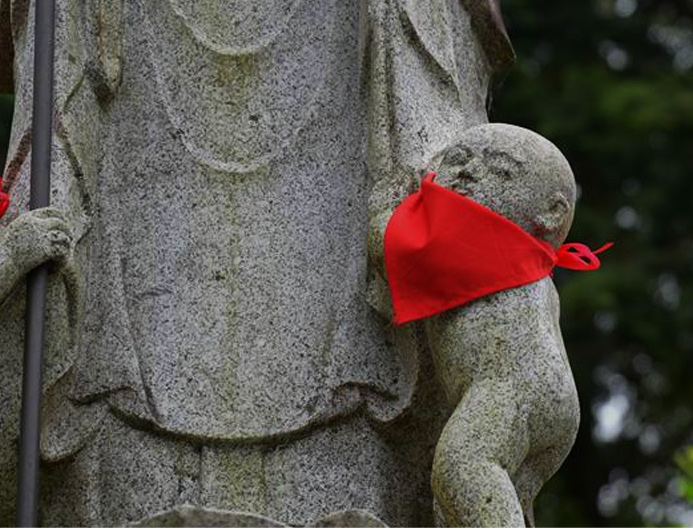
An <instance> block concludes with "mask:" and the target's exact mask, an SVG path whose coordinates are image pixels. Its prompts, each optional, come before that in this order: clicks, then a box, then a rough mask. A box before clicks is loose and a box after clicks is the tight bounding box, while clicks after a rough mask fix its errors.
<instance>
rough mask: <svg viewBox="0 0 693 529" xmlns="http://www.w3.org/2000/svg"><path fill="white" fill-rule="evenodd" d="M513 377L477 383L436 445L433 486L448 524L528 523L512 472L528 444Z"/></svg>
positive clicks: (486, 525) (468, 525)
mask: <svg viewBox="0 0 693 529" xmlns="http://www.w3.org/2000/svg"><path fill="white" fill-rule="evenodd" d="M516 398H517V396H516V393H515V390H514V389H513V384H512V383H511V382H507V381H505V382H501V381H497V380H485V381H482V382H480V383H478V384H474V385H473V386H472V387H471V388H470V389H469V391H468V392H467V394H466V395H465V397H464V398H463V400H462V402H461V403H460V404H459V406H458V407H457V409H456V410H455V412H454V413H453V415H452V417H451V418H450V420H449V421H448V423H447V425H446V426H445V429H444V430H443V433H442V435H441V438H440V441H439V442H438V446H437V448H436V454H435V459H434V462H433V475H432V486H433V493H434V496H435V499H436V502H437V509H439V511H440V513H441V514H442V515H443V516H444V518H445V523H446V525H448V526H457V527H460V526H463V527H489V526H490V527H494V526H495V527H507V526H511V527H523V526H524V519H523V513H522V507H521V505H520V501H519V500H518V497H517V493H516V492H515V487H514V485H513V482H512V480H511V478H510V476H511V475H512V474H514V473H515V471H516V470H517V469H518V467H519V466H520V463H521V462H522V460H523V459H524V458H525V455H526V454H527V450H528V443H529V440H528V436H527V426H526V418H525V417H523V415H524V414H523V413H522V411H521V410H520V408H519V407H518V405H517V404H516Z"/></svg>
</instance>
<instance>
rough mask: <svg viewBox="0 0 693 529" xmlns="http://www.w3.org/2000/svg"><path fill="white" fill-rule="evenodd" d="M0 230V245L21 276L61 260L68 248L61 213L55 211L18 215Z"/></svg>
mask: <svg viewBox="0 0 693 529" xmlns="http://www.w3.org/2000/svg"><path fill="white" fill-rule="evenodd" d="M3 231H4V233H0V242H1V243H2V245H3V246H5V248H6V250H7V252H8V255H9V256H10V258H11V260H12V262H13V264H14V266H15V267H17V268H18V269H19V270H18V271H19V272H20V274H22V275H24V274H26V273H28V272H29V271H31V270H33V269H34V268H36V267H37V266H39V265H41V264H43V263H45V262H48V261H62V260H64V259H65V258H66V257H67V256H68V254H69V253H70V248H71V246H72V233H71V230H70V227H69V225H68V222H67V219H66V217H65V214H64V213H63V212H62V211H59V210H57V209H55V208H42V209H36V210H34V211H30V212H29V213H25V214H23V215H20V216H19V217H17V218H16V219H15V220H13V221H12V222H11V223H10V224H9V225H8V226H7V227H6V228H5V229H4V230H3Z"/></svg>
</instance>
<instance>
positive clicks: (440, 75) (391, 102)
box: [363, 0, 514, 318]
mask: <svg viewBox="0 0 693 529" xmlns="http://www.w3.org/2000/svg"><path fill="white" fill-rule="evenodd" d="M368 6H369V7H368V8H369V17H368V25H367V29H366V44H365V46H364V48H363V54H364V62H365V64H366V65H367V66H366V69H367V71H368V72H369V76H368V79H369V82H368V102H369V112H368V115H369V128H368V164H369V170H370V173H371V177H372V178H373V180H374V181H375V185H374V187H373V190H372V192H371V196H370V205H369V216H370V235H369V240H370V242H369V251H370V255H371V263H372V264H373V275H372V280H371V282H370V284H369V294H368V296H369V302H370V303H371V305H372V306H374V307H375V308H376V309H377V310H378V311H379V312H380V313H381V314H383V315H384V316H385V317H386V318H389V317H390V316H391V309H390V302H389V294H388V290H387V285H386V282H385V277H384V263H383V237H384V231H385V227H386V226H387V222H388V220H389V217H390V215H391V213H392V210H393V209H394V208H395V207H396V206H397V205H398V204H399V202H401V201H402V200H403V199H404V198H405V197H406V195H407V194H408V193H409V192H411V191H413V190H414V189H415V188H416V180H417V177H416V173H417V171H420V170H422V169H424V168H425V167H426V166H427V165H429V164H430V163H431V161H432V157H433V156H434V154H435V153H436V152H438V151H440V150H442V149H443V148H444V147H445V146H447V145H450V144H452V143H453V142H454V139H455V138H456V137H457V136H458V135H459V134H461V133H462V131H464V130H465V129H467V128H469V127H471V126H474V125H477V124H480V123H484V122H486V121H488V116H487V114H486V101H487V96H488V91H489V87H490V82H491V77H492V75H493V74H494V73H496V72H501V71H503V70H505V69H507V68H508V67H509V66H510V65H511V64H512V62H513V60H514V52H513V50H512V46H511V45H510V41H509V40H508V38H507V34H506V33H505V29H504V27H503V23H502V19H501V18H500V11H499V8H498V5H497V4H496V2H495V0H484V1H481V2H472V1H468V2H460V1H459V0H370V1H369V2H368Z"/></svg>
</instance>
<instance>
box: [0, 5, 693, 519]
mask: <svg viewBox="0 0 693 529" xmlns="http://www.w3.org/2000/svg"><path fill="white" fill-rule="evenodd" d="M503 9H504V14H505V18H506V21H507V24H508V29H509V32H510V35H511V38H512V40H513V43H514V45H515V48H516V51H517V54H518V63H517V65H516V67H515V68H514V69H513V70H512V71H511V72H510V73H509V74H508V76H507V77H506V78H505V79H503V80H502V81H501V82H499V83H498V86H497V89H496V90H495V93H494V98H493V101H492V104H491V116H492V119H493V121H504V122H508V123H515V124H518V125H522V126H525V127H529V128H532V129H535V130H537V131H538V132H540V133H542V134H543V135H545V136H547V137H548V138H549V139H551V140H552V141H554V142H555V143H556V144H557V145H558V146H559V147H560V148H561V149H562V150H563V152H564V153H565V154H566V156H567V157H568V159H569V160H570V162H571V164H572V166H573V169H574V171H575V175H576V177H577V180H578V183H579V186H580V199H579V202H578V210H577V215H576V219H575V224H574V227H573V231H572V233H571V237H570V239H571V240H576V241H581V242H585V243H588V244H590V245H591V246H593V247H596V246H599V245H601V244H602V243H603V242H606V241H615V242H616V246H615V247H614V248H613V249H612V250H610V251H609V252H608V253H607V254H605V255H604V259H603V260H604V266H603V267H602V269H601V270H599V271H597V272H592V273H570V272H568V273H561V272H560V271H558V272H557V274H556V281H557V283H558V286H559V290H560V292H561V298H562V308H563V315H562V325H563V331H564V335H565V340H566V347H567V349H568V352H569V356H570V358H571V362H572V365H573V369H574V372H575V378H576V382H577V386H578V390H579V392H580V399H581V402H582V417H583V419H582V426H581V429H580V433H579V436H578V440H577V443H576V445H575V448H574V450H573V452H572V454H571V455H570V457H569V458H568V460H567V461H566V463H565V465H564V466H563V468H562V469H561V470H560V471H559V473H558V474H557V475H556V477H554V479H553V480H552V481H551V482H550V483H549V484H548V485H547V486H546V488H545V490H544V492H543V493H542V495H541V496H540V498H539V501H538V504H537V508H536V510H537V519H538V520H537V521H538V524H539V525H551V526H586V527H590V526H592V527H599V526H639V525H665V526H666V525H693V505H691V504H688V503H686V501H685V500H684V499H683V498H682V497H681V496H680V491H681V489H682V488H683V487H684V486H685V485H686V484H687V486H688V488H689V489H690V491H691V495H692V496H693V450H692V451H690V452H689V453H688V455H689V468H688V473H689V476H691V478H689V480H688V481H686V480H685V479H683V478H682V475H683V474H682V471H680V470H677V467H676V466H675V463H674V458H675V455H676V454H677V453H679V454H680V453H681V452H680V451H681V450H682V449H683V448H684V447H685V446H686V445H688V444H691V443H693V437H692V432H693V428H692V427H693V408H692V406H693V383H691V382H693V380H692V379H693V281H691V276H692V275H693V226H692V216H691V211H692V210H693V1H692V0H679V1H674V0H503ZM11 113H12V98H11V96H7V95H0V163H2V164H3V165H4V161H3V160H4V157H5V150H6V144H7V140H8V133H9V126H10V121H11ZM679 459H680V460H683V458H679Z"/></svg>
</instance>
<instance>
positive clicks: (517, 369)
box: [371, 124, 579, 527]
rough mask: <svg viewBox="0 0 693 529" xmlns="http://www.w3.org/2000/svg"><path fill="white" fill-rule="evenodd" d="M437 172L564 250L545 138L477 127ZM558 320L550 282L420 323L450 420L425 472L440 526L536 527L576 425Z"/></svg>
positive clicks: (559, 164) (562, 170)
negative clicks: (541, 499) (536, 503)
mask: <svg viewBox="0 0 693 529" xmlns="http://www.w3.org/2000/svg"><path fill="white" fill-rule="evenodd" d="M434 160H435V161H434V162H433V163H432V167H430V168H431V169H433V170H434V171H436V172H437V177H436V182H437V183H438V184H439V185H441V186H443V187H445V188H448V189H450V190H453V191H455V192H457V193H460V194H462V195H464V196H467V197H469V198H471V199H473V200H474V201H476V202H478V203H480V204H482V205H483V206H486V207H487V208H489V209H491V210H492V211H494V212H496V213H498V214H500V215H502V216H503V217H505V218H507V219H508V220H510V221H512V222H514V223H515V224H517V225H519V226H520V227H521V228H523V229H524V230H525V231H526V232H528V233H529V234H530V235H532V236H534V237H536V238H537V239H540V240H543V241H546V242H548V243H549V244H550V245H551V246H553V247H554V249H557V248H558V247H559V246H560V245H561V243H562V242H563V241H564V240H565V237H566V235H567V233H568V230H569V228H570V225H571V222H572V218H573V212H574V204H575V182H574V178H573V174H572V172H571V169H570V166H569V165H568V163H567V161H566V160H565V158H564V157H563V156H562V154H561V153H560V152H559V150H558V149H557V148H556V147H555V146H554V145H553V144H551V143H550V142H549V141H547V140H546V139H544V138H543V137H541V136H539V135H537V134H535V133H534V132H531V131H529V130H526V129H522V128H519V127H516V126H511V125H503V124H486V125H480V126H476V127H472V128H470V129H467V130H466V131H465V132H464V133H463V135H462V136H461V137H460V139H459V141H458V142H457V143H456V144H455V145H453V146H452V147H450V148H448V149H445V150H444V151H443V152H442V153H440V154H439V155H438V156H437V157H436V158H435V159H434ZM371 208H372V210H371V213H372V214H373V203H372V204H371ZM376 215H377V216H375V217H373V216H372V217H371V218H372V222H375V223H378V222H380V226H381V227H382V226H384V222H383V220H384V219H383V214H382V210H380V212H376ZM373 232H375V233H376V235H377V234H378V233H379V230H378V225H376V226H374V227H373V230H372V235H373ZM379 240H382V239H379ZM372 246H373V241H371V247H372ZM558 320H559V300H558V295H557V292H556V289H555V287H554V285H553V282H552V280H551V278H550V277H544V278H543V279H541V280H539V281H535V282H532V283H529V284H525V285H523V286H520V287H517V288H512V289H509V290H503V291H500V292H497V293H494V294H491V295H488V296H485V297H481V298H478V299H475V300H473V301H471V302H469V303H466V304H465V305H463V306H461V307H458V308H455V309H453V310H448V311H446V312H443V313H441V314H438V315H435V316H433V317H430V318H428V319H426V320H424V323H423V325H424V326H425V333H426V336H427V338H428V342H429V344H430V348H431V353H432V356H433V361H434V364H435V367H436V373H437V376H438V378H439V381H440V383H441V385H442V387H443V389H444V391H445V394H446V395H445V396H446V397H447V399H448V402H449V404H450V405H451V406H452V407H454V408H455V409H454V412H453V413H452V416H451V417H450V419H449V420H448V422H447V424H446V426H445V428H444V430H443V433H442V435H441V437H440V440H439V442H438V446H437V449H436V453H435V459H434V464H433V473H432V478H431V479H432V488H433V492H434V497H435V503H436V505H435V509H436V517H437V523H438V524H440V525H445V526H466V527H485V526H490V527H493V526H496V527H502V526H512V527H518V526H523V525H524V524H525V523H528V524H530V525H533V512H532V503H533V500H534V498H535V496H536V495H537V493H538V492H539V490H540V488H541V487H542V485H543V484H544V483H545V482H546V481H547V480H548V479H549V478H550V477H551V476H552V475H553V474H554V472H556V470H557V469H558V468H559V467H560V465H561V464H562V462H563V460H564V459H565V457H566V456H567V455H568V453H569V451H570V449H571V447H572V445H573V443H574V440H575V436H576V434H577V429H578V423H579V405H578V398H577V392H576V388H575V384H574V381H573V376H572V373H571V369H570V365H569V362H568V358H567V355H566V352H565V348H564V345H563V341H562V338H561V331H560V327H559V321H558Z"/></svg>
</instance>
